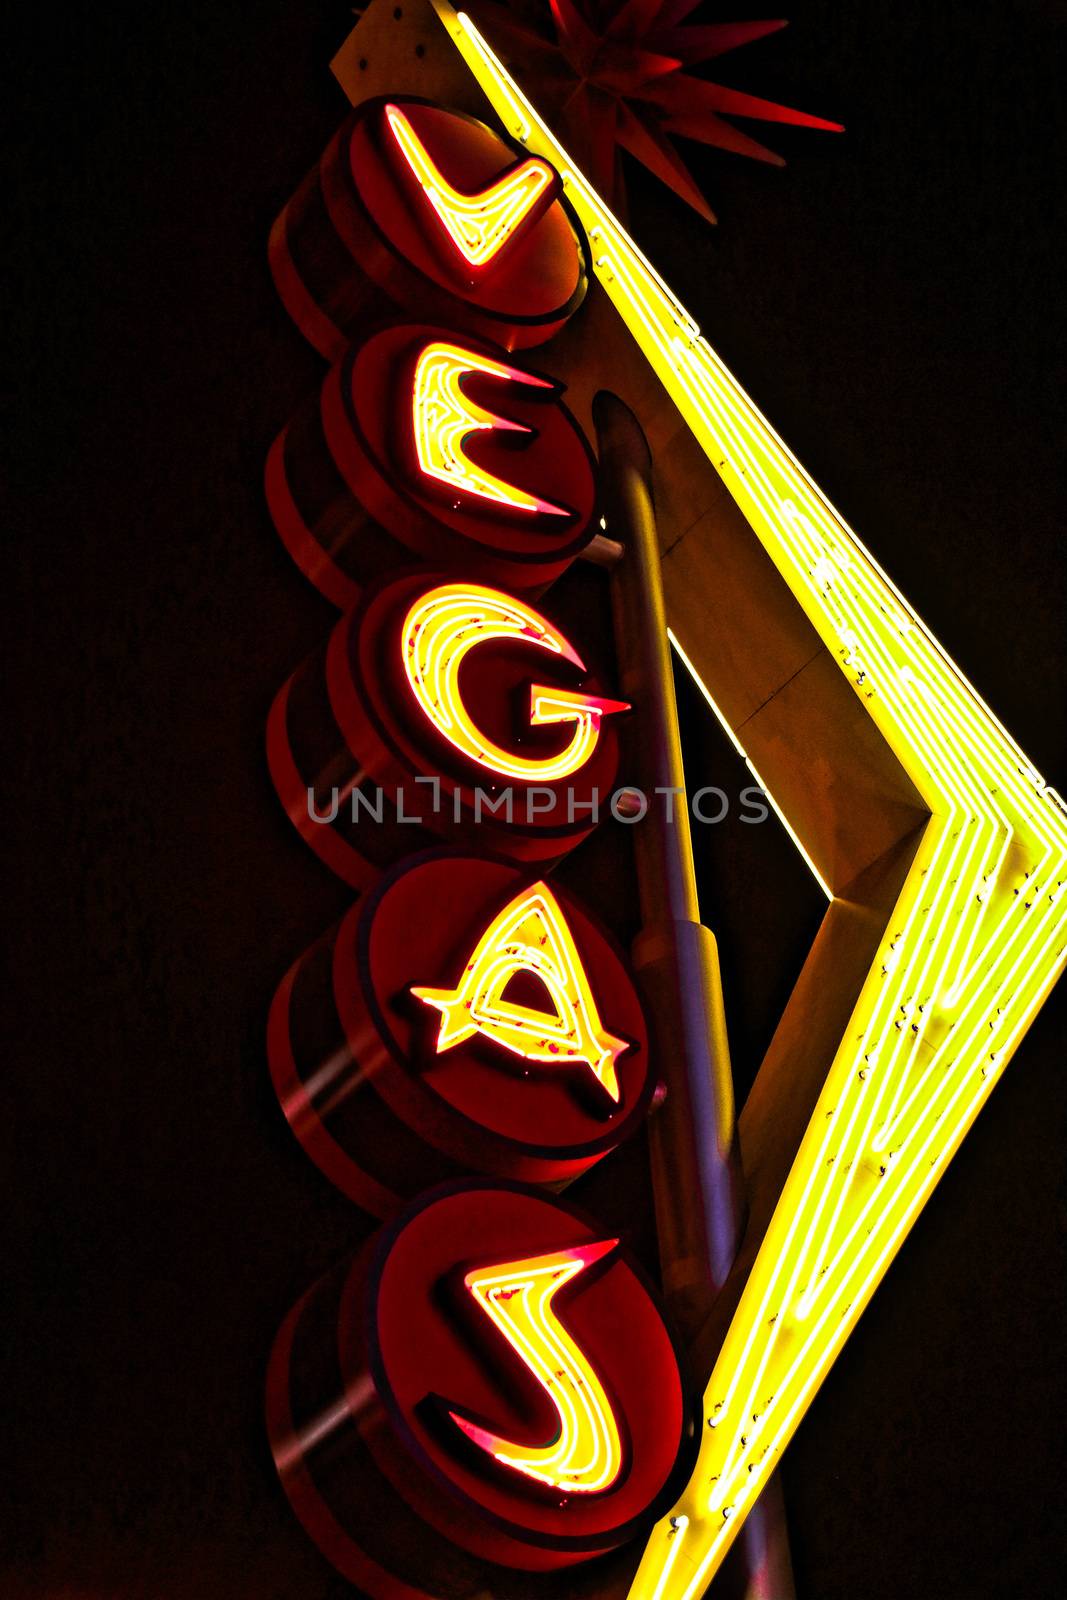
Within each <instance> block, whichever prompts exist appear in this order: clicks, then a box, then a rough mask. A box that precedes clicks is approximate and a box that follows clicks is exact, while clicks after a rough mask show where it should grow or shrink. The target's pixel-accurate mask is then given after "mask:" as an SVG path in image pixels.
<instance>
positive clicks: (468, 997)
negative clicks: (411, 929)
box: [411, 883, 629, 1104]
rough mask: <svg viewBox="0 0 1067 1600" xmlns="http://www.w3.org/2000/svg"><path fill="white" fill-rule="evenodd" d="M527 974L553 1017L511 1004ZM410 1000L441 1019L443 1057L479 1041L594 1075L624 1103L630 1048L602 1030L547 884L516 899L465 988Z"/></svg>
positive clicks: (479, 951) (489, 935)
mask: <svg viewBox="0 0 1067 1600" xmlns="http://www.w3.org/2000/svg"><path fill="white" fill-rule="evenodd" d="M524 972H528V973H531V974H533V976H534V977H536V978H538V979H540V981H541V983H543V984H544V986H545V989H546V990H547V991H548V997H549V999H550V1000H551V1002H552V1006H553V1010H552V1011H551V1012H549V1011H541V1010H537V1009H534V1008H533V1007H532V1006H527V1005H522V1004H520V1003H519V1002H517V1001H515V1000H509V999H507V997H506V991H507V988H508V985H509V984H510V983H511V982H512V980H513V979H514V978H516V977H518V976H519V975H520V974H521V973H524ZM411 992H412V994H413V995H414V996H415V998H416V999H417V1000H421V1001H422V1002H423V1003H424V1004H425V1005H428V1006H435V1007H436V1008H437V1010H438V1011H440V1013H441V1026H440V1030H439V1032H438V1035H437V1051H438V1054H440V1053H441V1052H443V1051H445V1050H451V1049H452V1047H453V1046H454V1045H457V1044H460V1043H461V1042H462V1041H463V1040H464V1039H469V1038H470V1037H471V1036H472V1035H473V1034H477V1033H480V1034H482V1035H483V1036H484V1037H485V1038H487V1039H491V1040H492V1041H493V1043H494V1044H499V1045H501V1046H503V1048H504V1049H505V1050H510V1051H511V1052H512V1053H513V1054H514V1055H517V1056H520V1057H521V1058H522V1059H523V1060H524V1061H535V1062H539V1063H545V1064H547V1065H553V1066H585V1067H588V1068H589V1071H590V1072H591V1073H592V1074H593V1076H594V1077H595V1078H596V1081H597V1083H599V1084H600V1086H601V1088H602V1089H604V1090H605V1091H606V1092H607V1094H608V1095H610V1097H611V1099H612V1100H614V1101H615V1102H616V1104H617V1103H618V1100H619V1097H620V1089H619V1080H618V1076H617V1075H616V1072H615V1062H616V1060H617V1058H618V1057H619V1056H620V1055H621V1054H622V1053H623V1051H624V1050H627V1049H629V1045H628V1042H627V1041H626V1040H625V1039H617V1038H615V1037H614V1036H613V1035H612V1034H610V1033H608V1032H607V1030H606V1029H605V1027H604V1025H603V1023H602V1022H601V1020H600V1017H599V1015H598V1014H597V1006H596V1001H595V1000H594V998H593V993H592V990H591V989H590V987H589V980H588V978H587V977H586V975H585V969H584V968H583V966H582V959H581V956H580V955H579V954H578V949H577V946H576V945H575V942H574V938H573V936H572V934H571V931H570V929H569V928H568V926H567V923H566V919H565V918H564V916H563V912H562V911H561V909H560V906H559V902H558V901H557V900H556V898H555V896H554V895H553V893H552V891H551V889H550V888H549V887H548V885H547V884H546V883H536V884H534V886H533V888H532V889H528V890H526V891H525V892H524V893H522V894H518V895H516V896H515V898H514V899H513V900H511V901H510V902H509V903H508V905H506V906H505V907H504V909H503V911H501V912H500V914H499V916H497V917H495V918H494V919H493V921H492V922H491V923H490V924H489V926H488V928H486V930H485V932H484V933H483V934H482V937H481V938H480V939H479V940H478V943H477V945H476V946H475V949H474V953H473V954H472V955H471V958H470V960H469V961H468V962H467V964H466V966H465V968H464V970H463V978H462V981H461V982H460V984H459V986H458V988H455V989H432V988H427V987H425V986H420V987H415V988H413V989H412V991H411Z"/></svg>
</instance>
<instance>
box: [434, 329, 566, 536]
mask: <svg viewBox="0 0 1067 1600" xmlns="http://www.w3.org/2000/svg"><path fill="white" fill-rule="evenodd" d="M472 376H475V377H477V376H482V377H486V378H500V379H502V380H503V381H504V382H507V383H514V384H521V385H522V386H523V387H524V388H527V389H554V388H555V385H554V384H551V383H549V382H548V380H547V379H545V378H537V377H534V375H533V374H532V373H529V372H520V371H519V369H518V368H517V367H509V366H505V365H504V363H503V362H502V361H492V360H489V359H487V358H486V357H484V356H478V355H475V353H474V351H473V350H464V349H463V348H462V346H460V345H454V344H445V343H443V342H435V343H433V344H428V345H427V346H426V348H425V349H424V350H423V352H422V354H421V355H420V356H419V359H418V361H417V362H416V363H415V377H414V381H413V384H412V393H411V423H412V430H413V433H414V437H415V453H416V456H417V457H418V463H419V467H420V469H421V470H422V471H423V472H424V473H425V474H426V476H427V477H428V478H434V479H436V480H437V481H438V482H439V483H444V484H447V485H448V487H449V488H450V489H459V490H461V491H462V492H463V493H464V494H472V495H476V496H477V497H478V498H479V499H482V500H489V501H492V503H493V504H494V505H498V506H505V507H506V508H507V509H508V510H509V511H524V512H531V511H533V512H540V513H542V514H546V515H549V516H561V517H566V516H570V514H571V513H570V512H569V511H568V510H567V509H566V507H565V506H557V505H553V504H552V502H551V501H550V500H542V499H540V498H539V497H538V496H537V495H535V494H527V493H526V491H525V490H524V489H517V488H516V487H515V486H514V484H510V483H505V482H504V480H503V479H502V478H498V477H496V476H495V475H494V474H493V473H491V472H487V471H486V470H485V468H484V467H479V466H477V465H476V464H475V463H474V462H473V461H472V460H471V459H470V457H469V456H468V454H467V452H466V449H465V448H464V447H465V445H466V442H467V440H468V439H469V438H470V436H471V434H472V433H480V432H484V431H485V430H486V429H489V430H492V429H495V430H496V431H497V432H502V433H525V434H530V435H532V434H533V431H534V430H533V429H532V428H528V427H526V426H525V424H524V423H521V422H510V421H509V420H508V419H507V418H506V417H500V416H497V414H496V413H495V412H493V411H487V410H486V409H485V407H484V406H480V405H477V404H476V403H475V402H474V401H473V400H470V399H468V397H467V396H466V395H465V394H464V392H463V380H464V379H465V378H468V377H472Z"/></svg>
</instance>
